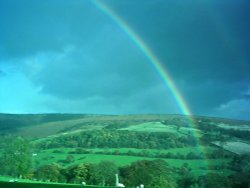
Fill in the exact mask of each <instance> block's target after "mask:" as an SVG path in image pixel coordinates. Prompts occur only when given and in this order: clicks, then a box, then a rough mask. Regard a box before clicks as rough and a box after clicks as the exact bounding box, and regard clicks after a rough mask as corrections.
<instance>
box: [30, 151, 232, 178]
mask: <svg viewBox="0 0 250 188" xmlns="http://www.w3.org/2000/svg"><path fill="white" fill-rule="evenodd" d="M205 149H206V151H213V150H214V148H213V147H206V148H205ZM53 150H55V149H50V150H44V151H42V152H41V153H38V155H37V156H36V158H35V161H38V162H39V163H36V166H37V167H38V166H42V165H46V164H51V163H55V162H58V161H60V160H65V159H66V157H67V156H68V155H69V154H68V152H69V151H74V150H72V149H70V148H65V149H62V152H64V153H53ZM87 150H90V151H93V152H100V151H104V150H105V151H115V150H119V151H120V152H121V153H122V152H124V153H125V152H127V151H129V150H131V151H134V152H141V151H142V150H140V149H133V148H122V149H116V148H111V149H87ZM145 151H147V152H152V153H159V152H161V153H168V152H170V153H175V154H176V153H180V154H186V153H188V152H190V151H192V152H194V153H199V152H200V151H199V150H197V147H189V148H175V149H170V150H156V149H151V150H145ZM71 155H73V156H74V162H72V163H59V164H61V165H62V166H64V167H67V166H71V165H74V164H80V163H95V164H96V163H99V162H100V161H103V160H109V161H114V162H115V163H116V165H117V166H126V165H129V164H131V163H133V162H135V161H138V160H155V159H158V158H152V157H140V156H127V155H105V154H96V153H93V154H71ZM164 160H165V161H166V162H167V163H168V164H169V165H170V166H172V167H177V168H180V167H181V166H182V165H183V164H184V163H187V164H188V166H189V167H190V168H191V169H192V171H193V173H194V174H196V175H203V174H205V173H207V172H208V170H213V168H214V167H216V166H220V165H222V164H227V163H228V162H229V161H230V160H229V159H205V160H203V159H195V160H186V159H164Z"/></svg>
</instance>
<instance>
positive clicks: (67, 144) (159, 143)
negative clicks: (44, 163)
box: [37, 129, 197, 149]
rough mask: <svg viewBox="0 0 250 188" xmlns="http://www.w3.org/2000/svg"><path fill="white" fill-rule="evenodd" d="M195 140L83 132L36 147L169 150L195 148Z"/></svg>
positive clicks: (148, 134)
mask: <svg viewBox="0 0 250 188" xmlns="http://www.w3.org/2000/svg"><path fill="white" fill-rule="evenodd" d="M196 144H197V143H196V141H195V138H194V137H193V136H192V135H191V134H190V135H186V136H179V137H176V135H175V134H172V133H167V132H133V131H120V130H105V129H103V130H95V131H84V132H81V133H75V134H70V135H63V136H59V137H54V138H51V139H49V140H46V142H40V143H38V144H37V147H39V148H41V149H50V148H60V147H64V148H77V147H82V148H105V147H109V148H138V149H170V148H176V147H179V148H180V147H187V146H195V145H196Z"/></svg>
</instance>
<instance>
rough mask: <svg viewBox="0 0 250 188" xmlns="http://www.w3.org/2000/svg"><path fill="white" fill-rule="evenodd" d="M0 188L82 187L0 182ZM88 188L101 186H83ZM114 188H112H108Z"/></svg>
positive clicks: (62, 184) (76, 186)
mask: <svg viewBox="0 0 250 188" xmlns="http://www.w3.org/2000/svg"><path fill="white" fill-rule="evenodd" d="M0 187H6V188H7V187H8V188H66V187H72V188H74V187H75V188H78V187H79V188H80V187H81V188H82V187H83V186H82V185H76V184H64V183H41V182H37V183H25V182H4V181H0ZM84 187H89V188H103V187H101V186H94V185H89V186H84ZM109 188H114V187H109Z"/></svg>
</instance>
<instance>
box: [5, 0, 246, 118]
mask: <svg viewBox="0 0 250 188" xmlns="http://www.w3.org/2000/svg"><path fill="white" fill-rule="evenodd" d="M102 2H103V3H105V4H106V5H107V6H109V7H110V8H111V9H112V10H113V11H114V12H116V14H117V15H119V17H120V18H122V19H123V20H124V21H125V22H127V24H128V25H129V26H130V27H131V28H132V29H133V30H134V31H135V32H136V33H137V34H138V35H139V36H140V37H141V38H142V39H143V40H144V42H145V43H146V44H147V45H148V46H149V47H150V48H151V49H152V51H153V52H154V53H155V55H156V56H157V57H158V58H159V59H160V60H161V62H162V64H163V66H164V67H165V69H166V70H168V72H169V73H170V75H171V77H172V78H173V80H174V82H175V84H176V86H177V88H178V89H179V90H180V92H181V94H182V96H183V98H184V99H185V101H186V102H187V104H188V106H189V108H190V110H191V111H192V113H193V114H197V115H208V116H220V117H229V118H237V119H248V120H250V53H249V49H250V14H249V10H250V3H249V1H248V0H220V1H218V0H207V1H200V0H192V1H191V0H190V1H189V0H186V1H181V0H168V1H166V0H137V1H132V0H119V1H117V0H106V1H102ZM0 112H1V113H57V112H58V113H96V114H135V113H140V114H141V113H171V114H172V113H181V112H180V111H179V108H178V105H177V104H176V102H175V100H174V97H173V96H172V93H171V92H170V91H169V89H168V88H167V87H166V86H165V85H164V83H163V82H162V80H161V78H160V76H159V73H158V72H157V71H156V70H155V69H154V68H153V67H152V65H151V64H150V62H149V61H148V59H147V58H146V57H145V55H144V54H143V53H142V52H141V51H140V49H138V47H137V46H136V45H135V44H134V43H133V41H132V40H131V39H130V38H129V36H128V35H127V34H126V33H125V32H124V31H123V30H122V29H121V28H120V27H119V25H118V24H117V23H115V22H114V20H113V19H111V18H110V17H109V16H108V15H107V14H105V13H104V12H102V11H101V10H100V9H98V8H97V7H96V6H95V5H94V3H93V2H92V1H89V0H70V1H68V0H50V1H48V0H45V1H40V0H1V1H0Z"/></svg>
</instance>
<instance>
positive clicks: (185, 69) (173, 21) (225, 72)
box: [111, 1, 250, 113]
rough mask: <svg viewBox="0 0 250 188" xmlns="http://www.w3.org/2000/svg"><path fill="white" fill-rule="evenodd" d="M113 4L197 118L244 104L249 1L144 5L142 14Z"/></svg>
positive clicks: (249, 45) (249, 79) (248, 77)
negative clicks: (225, 106)
mask: <svg viewBox="0 0 250 188" xmlns="http://www.w3.org/2000/svg"><path fill="white" fill-rule="evenodd" d="M111 2H112V5H113V7H114V8H115V9H116V10H117V11H118V12H120V13H121V14H122V16H123V17H124V18H125V19H127V21H128V22H129V23H130V24H131V25H133V27H134V28H135V29H136V30H137V31H138V33H140V35H141V36H143V37H144V39H145V40H146V41H147V42H148V44H149V45H150V46H151V47H152V49H153V50H154V51H155V52H156V54H157V55H158V57H159V58H160V59H161V61H162V63H163V64H164V66H165V68H166V69H168V70H169V72H170V73H171V75H172V77H173V80H175V82H176V84H177V87H178V88H179V89H180V91H181V93H182V94H183V95H184V98H185V99H186V100H187V102H188V103H189V106H190V107H191V109H192V110H193V111H194V112H195V113H201V112H206V113H207V112H208V111H211V109H214V108H215V107H218V106H219V105H221V104H225V103H227V102H229V101H231V100H235V99H240V98H242V93H244V92H245V91H247V89H248V88H249V82H250V74H249V73H248V72H249V70H250V63H249V59H250V55H249V52H248V50H247V49H249V48H250V25H249V20H250V17H249V13H248V9H249V8H250V3H249V2H248V1H237V2H236V1H220V2H218V1H207V2H202V3H201V2H200V1H192V3H191V2H188V1H186V2H183V1H175V2H174V1H169V2H168V3H166V2H164V1H157V2H152V1H146V3H145V6H143V5H142V8H141V10H143V11H141V12H140V13H138V11H137V10H136V6H135V5H134V4H133V3H130V4H129V3H128V4H126V5H127V7H126V8H125V6H124V5H123V6H121V4H119V3H116V2H115V1H111ZM138 4H139V3H138ZM146 4H148V6H146ZM138 6H139V5H138ZM128 7H129V8H128ZM128 11H129V12H130V14H126V12H128Z"/></svg>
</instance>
